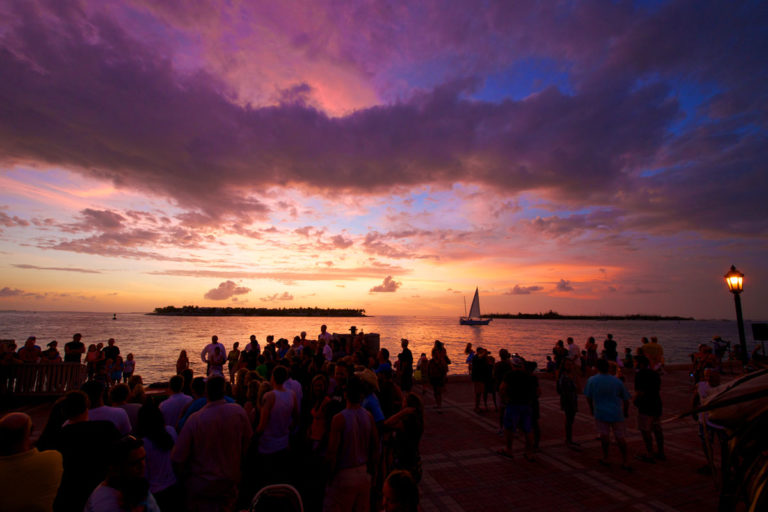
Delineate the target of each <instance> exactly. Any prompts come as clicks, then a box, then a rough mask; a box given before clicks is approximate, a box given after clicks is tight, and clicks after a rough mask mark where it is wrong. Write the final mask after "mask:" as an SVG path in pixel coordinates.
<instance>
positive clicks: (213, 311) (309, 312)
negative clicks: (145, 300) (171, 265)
mask: <svg viewBox="0 0 768 512" xmlns="http://www.w3.org/2000/svg"><path fill="white" fill-rule="evenodd" d="M147 314H148V315H165V316H338V317H341V316H344V317H347V316H366V315H365V310H364V309H346V308H231V307H227V308H212V307H202V308H201V307H200V306H182V307H180V308H177V307H176V306H166V307H164V308H155V311H154V312H153V313H147Z"/></svg>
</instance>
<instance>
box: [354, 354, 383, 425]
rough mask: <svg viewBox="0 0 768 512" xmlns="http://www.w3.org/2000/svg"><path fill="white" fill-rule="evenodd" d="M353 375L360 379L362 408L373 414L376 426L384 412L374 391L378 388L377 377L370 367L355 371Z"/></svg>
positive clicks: (379, 423)
mask: <svg viewBox="0 0 768 512" xmlns="http://www.w3.org/2000/svg"><path fill="white" fill-rule="evenodd" d="M355 377H357V378H359V379H360V382H361V383H362V384H363V396H364V398H363V401H362V404H361V405H362V406H363V409H365V410H367V411H368V412H370V413H371V416H373V419H374V421H375V422H376V426H377V427H378V426H380V425H381V423H382V422H383V421H384V419H385V418H384V412H383V411H382V410H381V403H380V402H379V397H378V396H376V392H377V391H378V390H379V378H378V377H377V376H376V374H375V373H374V372H373V370H371V369H370V368H366V369H364V370H360V371H357V372H355Z"/></svg>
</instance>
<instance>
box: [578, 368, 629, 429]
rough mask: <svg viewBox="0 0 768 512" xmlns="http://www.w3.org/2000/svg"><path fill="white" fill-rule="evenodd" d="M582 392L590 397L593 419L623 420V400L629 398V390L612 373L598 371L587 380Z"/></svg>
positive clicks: (607, 421)
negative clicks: (593, 411)
mask: <svg viewBox="0 0 768 512" xmlns="http://www.w3.org/2000/svg"><path fill="white" fill-rule="evenodd" d="M584 394H585V395H586V396H587V398H590V399H592V405H593V407H594V409H595V419H596V420H598V421H603V422H605V423H616V422H618V421H624V410H623V401H624V400H629V391H627V388H626V387H625V386H624V383H623V382H621V381H620V380H619V379H618V378H616V377H614V376H613V375H608V374H603V373H598V374H597V375H593V376H592V377H590V378H589V380H587V385H586V386H585V387H584Z"/></svg>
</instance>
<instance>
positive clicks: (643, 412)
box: [635, 356, 667, 462]
mask: <svg viewBox="0 0 768 512" xmlns="http://www.w3.org/2000/svg"><path fill="white" fill-rule="evenodd" d="M635 361H636V362H637V373H636V374H635V405H636V406H637V428H638V429H639V430H640V433H641V434H642V435H643V442H644V443H645V450H646V455H638V456H637V458H638V459H640V460H642V461H643V462H655V460H656V459H658V460H667V457H666V456H665V455H664V433H663V432H662V431H661V377H660V376H659V374H658V373H657V372H655V371H653V370H651V369H650V364H649V362H648V358H647V357H645V356H637V357H635ZM653 437H655V438H656V447H657V448H658V452H657V453H656V455H655V456H654V453H653ZM654 457H655V458H654Z"/></svg>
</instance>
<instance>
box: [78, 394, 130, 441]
mask: <svg viewBox="0 0 768 512" xmlns="http://www.w3.org/2000/svg"><path fill="white" fill-rule="evenodd" d="M80 390H81V391H82V392H83V393H85V394H86V395H88V400H89V406H88V420H89V421H100V420H104V421H109V422H111V423H112V424H113V425H114V426H115V428H117V430H118V431H119V432H120V434H121V435H124V436H127V435H128V434H130V433H131V430H132V429H133V427H131V419H130V418H129V417H128V413H127V412H126V411H125V410H124V409H121V408H120V407H112V406H109V405H104V385H103V384H102V383H101V382H99V381H97V380H89V381H88V382H86V383H85V384H83V385H82V387H81V388H80Z"/></svg>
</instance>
